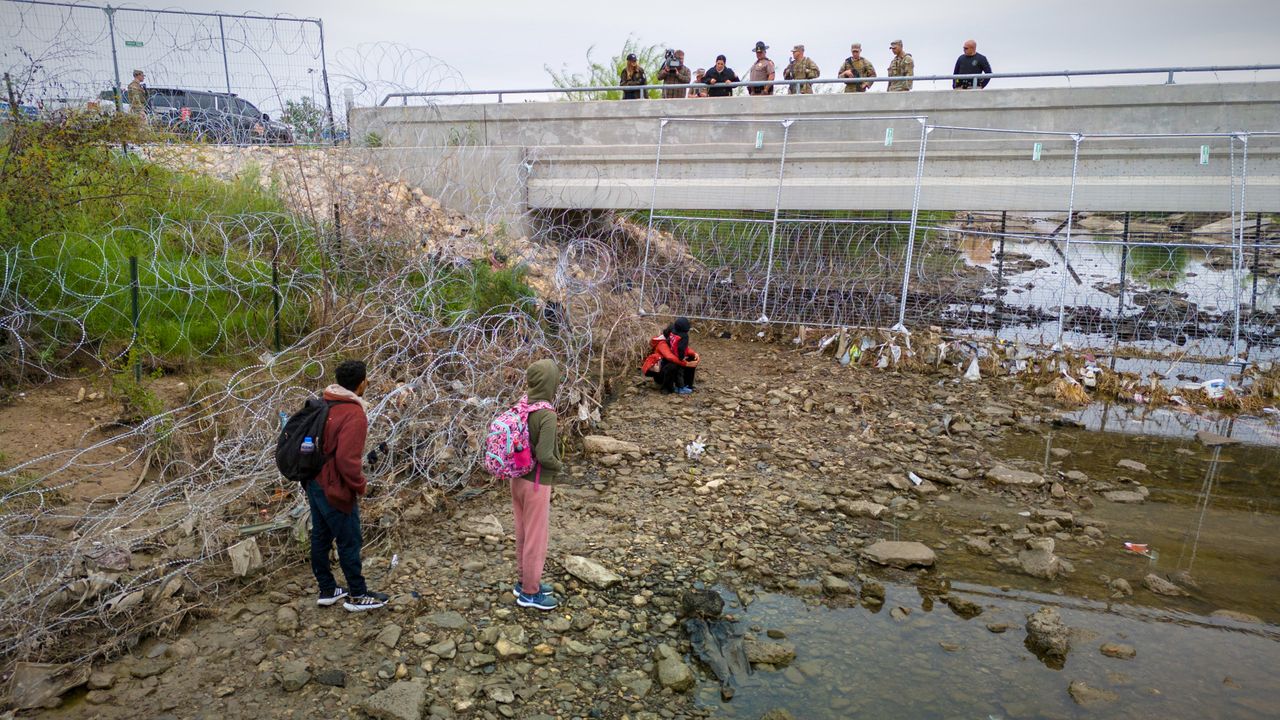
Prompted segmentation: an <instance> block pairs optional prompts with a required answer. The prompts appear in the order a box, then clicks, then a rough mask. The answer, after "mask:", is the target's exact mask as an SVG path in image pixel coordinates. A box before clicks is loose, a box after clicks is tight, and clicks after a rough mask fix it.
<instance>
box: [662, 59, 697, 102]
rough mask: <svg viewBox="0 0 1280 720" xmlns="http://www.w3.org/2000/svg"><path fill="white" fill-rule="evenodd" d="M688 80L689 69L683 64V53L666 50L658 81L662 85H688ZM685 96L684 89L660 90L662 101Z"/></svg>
mask: <svg viewBox="0 0 1280 720" xmlns="http://www.w3.org/2000/svg"><path fill="white" fill-rule="evenodd" d="M689 78H690V75H689V67H688V66H687V65H685V64H684V51H683V50H668V51H667V54H666V59H664V60H663V61H662V69H661V70H659V71H658V79H659V80H661V81H662V84H663V85H688V84H689ZM686 94H687V91H686V89H685V88H672V89H667V88H663V89H662V98H663V99H664V100H673V99H675V98H682V97H685V96H686Z"/></svg>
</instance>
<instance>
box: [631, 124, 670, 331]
mask: <svg viewBox="0 0 1280 720" xmlns="http://www.w3.org/2000/svg"><path fill="white" fill-rule="evenodd" d="M667 122H668V120H667V118H662V119H660V120H658V148H657V151H656V152H655V154H654V158H653V191H652V192H651V193H650V195H649V227H648V229H646V230H645V233H644V259H643V260H641V261H640V298H639V302H640V307H639V308H638V311H639V313H640V314H641V315H644V314H645V312H644V291H645V288H646V287H647V285H648V280H649V247H650V246H651V245H652V244H653V214H654V212H656V211H655V208H656V207H657V205H658V170H659V168H661V167H662V132H663V130H665V129H666V127H667Z"/></svg>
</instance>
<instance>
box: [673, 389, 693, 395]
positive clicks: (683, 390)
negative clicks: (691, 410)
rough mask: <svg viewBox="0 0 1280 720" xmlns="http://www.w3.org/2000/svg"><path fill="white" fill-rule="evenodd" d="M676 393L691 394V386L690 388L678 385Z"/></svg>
mask: <svg viewBox="0 0 1280 720" xmlns="http://www.w3.org/2000/svg"><path fill="white" fill-rule="evenodd" d="M676 394H677V395H692V394H693V388H691V387H678V388H676Z"/></svg>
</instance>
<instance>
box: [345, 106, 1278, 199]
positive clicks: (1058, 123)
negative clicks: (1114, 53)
mask: <svg viewBox="0 0 1280 720" xmlns="http://www.w3.org/2000/svg"><path fill="white" fill-rule="evenodd" d="M664 117H666V118H672V119H671V120H670V121H669V122H668V123H667V124H666V125H665V126H664V128H663V130H662V133H663V135H662V162H661V164H660V165H657V166H655V157H656V153H657V150H658V136H659V126H660V123H661V120H662V118H664ZM916 117H927V120H928V123H929V124H930V125H941V126H956V127H971V128H991V129H1009V130H1022V131H1027V132H1025V133H1019V134H1008V133H991V132H967V131H955V130H946V129H938V130H935V131H933V133H932V134H931V136H930V139H929V147H928V153H927V157H926V164H925V170H924V173H923V176H922V179H921V191H920V198H919V200H920V204H921V207H922V208H924V209H938V210H1053V209H1066V207H1067V202H1068V199H1069V197H1070V195H1071V191H1072V181H1071V146H1072V142H1071V140H1070V139H1069V138H1063V137H1061V136H1055V135H1051V134H1049V133H1058V132H1080V133H1085V134H1089V135H1096V134H1101V133H1111V134H1124V133H1133V134H1152V133H1168V134H1180V133H1229V132H1237V131H1273V130H1278V129H1280V83H1277V82H1265V83H1222V84H1216V85H1208V84H1196V85H1147V86H1126V87H1096V88H1079V89H1072V88H1033V89H1009V90H999V89H989V90H984V91H981V92H953V91H924V92H918V91H913V92H910V93H884V92H872V93H867V94H858V95H855V94H843V93H840V94H831V95H811V96H787V95H782V96H772V97H733V98H717V99H705V100H703V99H698V100H640V101H597V102H539V103H502V104H484V105H447V106H435V107H425V106H417V107H384V108H358V109H355V110H353V111H352V124H353V130H354V132H353V137H355V138H357V141H359V139H361V138H364V137H365V136H366V135H367V134H368V133H377V134H378V136H379V137H380V138H381V142H382V145H383V148H382V149H379V150H378V151H376V153H375V155H374V157H375V162H377V163H378V164H379V165H380V166H381V167H382V168H383V169H384V171H386V172H389V173H394V174H396V175H398V176H399V177H402V178H403V179H405V180H406V181H408V182H412V183H414V184H417V185H419V186H421V187H423V188H424V190H426V191H428V192H436V191H435V190H434V189H435V188H443V189H446V190H447V191H448V192H449V193H451V194H452V195H454V196H457V197H459V198H462V199H463V202H462V203H461V204H460V205H454V206H455V207H458V208H459V209H463V210H467V211H471V209H473V208H474V209H480V208H484V209H485V212H486V214H487V215H489V216H490V217H495V216H500V217H502V218H505V219H509V220H511V221H513V222H514V221H516V219H518V218H519V217H520V216H521V215H522V214H523V212H524V210H526V209H528V208H631V209H643V208H648V207H649V206H650V205H651V204H653V205H655V206H656V207H660V208H688V209H750V210H760V209H771V208H773V207H774V204H775V202H780V203H781V206H782V207H784V208H795V209H815V210H821V209H853V210H871V209H879V210H901V209H908V208H910V206H911V201H912V195H913V192H914V186H915V174H916V165H917V159H918V143H919V136H920V132H921V127H922V121H921V120H918V119H914V118H916ZM836 118H839V120H838V121H837V120H836ZM726 119H732V120H735V121H747V122H732V123H730V122H723V121H724V120H726ZM786 119H798V120H799V121H798V122H796V123H793V124H792V125H791V126H790V128H791V129H790V130H789V131H788V133H789V135H788V140H787V143H786V154H787V160H786V167H785V171H784V173H783V177H782V190H781V193H779V188H778V181H779V160H780V153H781V150H782V142H781V135H782V131H783V121H784V120H786ZM824 119H826V120H824ZM889 128H892V129H893V131H894V137H895V140H894V143H893V144H892V145H891V146H886V144H885V141H884V140H885V132H886V130H887V129H889ZM757 133H760V137H761V140H762V142H761V143H760V145H761V146H760V147H759V148H757V147H756V144H757V143H756V138H757ZM1036 142H1041V143H1042V145H1043V152H1042V154H1041V156H1040V158H1039V160H1035V161H1033V160H1032V158H1031V156H1032V146H1033V145H1034V143H1036ZM1201 144H1207V145H1210V146H1211V147H1212V151H1211V155H1210V162H1208V163H1205V164H1201V163H1200V162H1199V161H1198V154H1199V150H1200V145H1201ZM1232 149H1233V148H1232V142H1231V141H1230V140H1229V139H1225V138H1173V137H1171V138H1160V139H1149V138H1144V139H1126V138H1114V139H1100V138H1096V137H1090V138H1087V139H1086V140H1085V142H1084V143H1083V144H1082V146H1081V153H1080V157H1079V164H1078V167H1077V173H1076V182H1075V188H1074V189H1075V204H1074V207H1076V208H1077V209H1080V210H1097V211H1120V210H1139V211H1141V210H1147V211H1193V210H1194V211H1206V212H1224V213H1225V212H1229V211H1230V209H1231V208H1232V206H1233V205H1232V204H1233V202H1235V199H1234V198H1235V196H1234V195H1233V192H1235V191H1234V190H1233V178H1234V179H1235V181H1236V183H1235V184H1236V185H1237V186H1238V185H1239V184H1240V183H1239V180H1240V179H1241V178H1243V177H1246V176H1245V174H1244V172H1243V170H1242V159H1243V158H1242V153H1241V152H1238V153H1237V156H1233V155H1232ZM1235 149H1236V150H1237V151H1242V149H1243V148H1242V145H1240V144H1239V143H1237V147H1236V148H1235ZM655 169H656V170H657V173H656V180H657V182H656V184H655ZM1247 183H1248V186H1249V187H1250V188H1251V190H1250V192H1249V193H1248V194H1247V195H1246V202H1245V205H1246V210H1248V211H1256V210H1261V211H1280V142H1278V141H1276V140H1275V139H1267V140H1265V141H1264V140H1261V139H1259V140H1255V141H1254V142H1253V144H1252V145H1251V148H1250V160H1249V171H1248V174H1247ZM451 204H452V203H451Z"/></svg>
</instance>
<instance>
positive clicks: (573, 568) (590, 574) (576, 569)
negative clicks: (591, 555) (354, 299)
mask: <svg viewBox="0 0 1280 720" xmlns="http://www.w3.org/2000/svg"><path fill="white" fill-rule="evenodd" d="M560 564H561V565H563V566H564V569H565V572H567V573H569V574H570V575H572V576H574V577H576V578H578V579H579V580H581V581H582V582H584V583H587V584H588V585H592V586H594V587H597V588H600V589H601V590H603V589H605V588H607V587H612V586H614V585H617V584H618V583H620V582H622V576H620V575H618V574H617V573H615V572H614V571H612V570H610V569H608V568H606V567H605V566H603V565H601V564H600V563H598V562H595V561H594V560H588V559H587V558H584V557H582V556H580V555H568V556H566V557H565V558H564V560H562V561H561V563H560Z"/></svg>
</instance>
